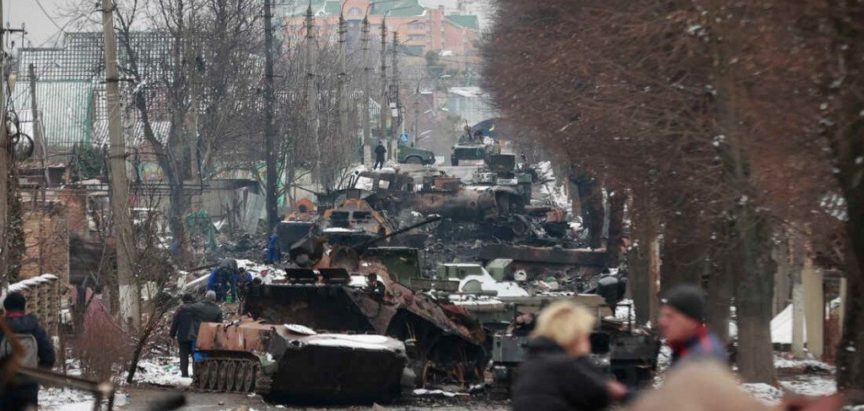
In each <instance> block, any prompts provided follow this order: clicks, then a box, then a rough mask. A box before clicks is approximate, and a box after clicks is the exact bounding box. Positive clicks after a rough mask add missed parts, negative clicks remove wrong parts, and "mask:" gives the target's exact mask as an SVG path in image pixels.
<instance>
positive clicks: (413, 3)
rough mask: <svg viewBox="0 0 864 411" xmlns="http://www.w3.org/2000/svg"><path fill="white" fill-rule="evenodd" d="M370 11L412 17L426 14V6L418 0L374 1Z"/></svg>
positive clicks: (377, 13) (374, 13)
mask: <svg viewBox="0 0 864 411" xmlns="http://www.w3.org/2000/svg"><path fill="white" fill-rule="evenodd" d="M370 13H371V14H373V15H385V14H386V15H387V16H393V17H412V16H422V15H424V14H425V13H426V8H425V7H423V6H421V5H420V2H419V1H418V0H394V1H385V2H379V3H374V5H373V6H372V10H371V11H370Z"/></svg>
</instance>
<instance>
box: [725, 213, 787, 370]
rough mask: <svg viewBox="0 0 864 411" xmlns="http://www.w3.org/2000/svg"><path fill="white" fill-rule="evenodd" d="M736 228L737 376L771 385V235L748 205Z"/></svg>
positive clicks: (772, 276)
mask: <svg viewBox="0 0 864 411" xmlns="http://www.w3.org/2000/svg"><path fill="white" fill-rule="evenodd" d="M735 226H736V229H737V230H736V231H737V234H738V236H739V238H738V239H737V240H738V241H737V244H738V246H737V250H738V251H739V255H738V261H740V262H741V269H740V270H738V278H737V281H736V284H735V285H736V287H735V306H736V315H737V324H738V353H737V363H738V373H739V374H740V376H741V378H742V379H743V380H744V381H747V382H764V383H768V384H774V383H775V382H776V380H777V376H776V373H775V370H774V352H773V349H772V345H771V303H772V295H773V292H774V284H773V283H774V281H773V280H774V271H775V267H774V264H773V260H771V258H770V250H771V237H770V232H769V230H768V224H767V222H766V221H765V220H764V218H763V217H762V216H759V215H758V214H757V213H756V211H755V210H754V209H753V207H752V206H751V205H749V204H748V205H745V206H743V207H742V208H741V211H740V213H739V214H738V215H737V216H736V219H735Z"/></svg>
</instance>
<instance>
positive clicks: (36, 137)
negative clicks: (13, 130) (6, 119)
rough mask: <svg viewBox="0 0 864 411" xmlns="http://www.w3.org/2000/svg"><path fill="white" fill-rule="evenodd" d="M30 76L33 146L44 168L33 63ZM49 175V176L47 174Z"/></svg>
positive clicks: (28, 69) (43, 142) (40, 122)
mask: <svg viewBox="0 0 864 411" xmlns="http://www.w3.org/2000/svg"><path fill="white" fill-rule="evenodd" d="M27 71H28V74H29V75H30V113H31V117H32V118H33V146H34V154H36V158H38V159H40V160H42V166H43V167H44V166H45V155H46V153H45V150H44V147H45V146H44V144H45V141H44V140H43V136H42V127H41V126H42V121H41V119H40V118H39V108H38V107H37V106H36V67H35V66H34V65H33V63H30V65H29V66H27ZM46 175H47V174H46Z"/></svg>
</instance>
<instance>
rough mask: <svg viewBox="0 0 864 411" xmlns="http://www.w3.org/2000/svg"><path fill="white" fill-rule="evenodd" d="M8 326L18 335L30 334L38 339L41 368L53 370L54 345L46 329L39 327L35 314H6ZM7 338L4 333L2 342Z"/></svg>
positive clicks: (1, 336)
mask: <svg viewBox="0 0 864 411" xmlns="http://www.w3.org/2000/svg"><path fill="white" fill-rule="evenodd" d="M6 325H8V326H9V329H11V330H12V331H14V332H15V333H16V334H30V335H32V336H33V337H34V338H35V339H36V345H37V347H38V349H37V350H38V357H39V367H40V368H51V367H53V366H54V362H55V361H56V359H55V355H54V345H53V344H52V343H51V338H50V337H49V336H48V333H46V332H45V329H44V328H42V326H40V325H39V320H38V319H36V316H34V315H33V314H26V315H24V314H23V313H17V312H10V313H7V314H6ZM3 338H6V336H4V335H3V333H0V340H2V339H3Z"/></svg>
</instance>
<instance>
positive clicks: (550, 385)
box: [513, 337, 610, 411]
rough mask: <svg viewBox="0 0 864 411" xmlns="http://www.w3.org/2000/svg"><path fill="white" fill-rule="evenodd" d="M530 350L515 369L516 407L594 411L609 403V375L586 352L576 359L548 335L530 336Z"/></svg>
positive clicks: (542, 410)
mask: <svg viewBox="0 0 864 411" xmlns="http://www.w3.org/2000/svg"><path fill="white" fill-rule="evenodd" d="M527 350H528V352H527V355H526V357H525V361H524V362H523V363H522V365H521V366H519V369H518V370H517V372H516V384H515V385H514V387H513V410H514V411H559V410H560V411H564V410H576V411H593V410H601V409H604V408H606V407H607V406H608V405H609V401H610V398H609V391H608V388H607V385H608V382H609V377H607V376H605V375H604V374H603V373H602V372H601V371H599V370H598V369H597V368H595V367H594V365H593V364H591V362H590V361H589V359H588V357H587V356H585V357H581V358H575V359H574V358H572V357H570V356H569V355H567V353H566V352H564V349H562V348H561V346H559V345H558V344H556V343H555V342H554V341H552V340H551V339H548V338H545V337H540V338H536V339H533V340H531V341H530V342H529V343H528V346H527Z"/></svg>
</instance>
